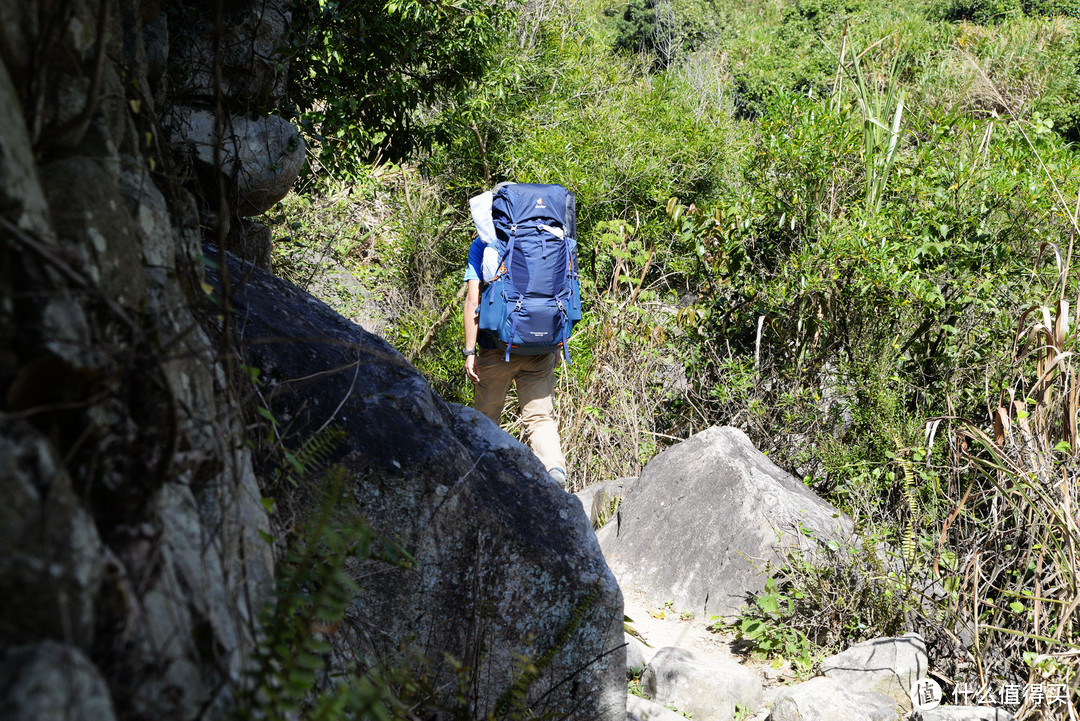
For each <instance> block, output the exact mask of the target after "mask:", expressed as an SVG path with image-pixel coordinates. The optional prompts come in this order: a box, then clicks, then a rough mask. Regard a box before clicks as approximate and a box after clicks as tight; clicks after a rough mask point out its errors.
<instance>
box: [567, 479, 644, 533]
mask: <svg viewBox="0 0 1080 721" xmlns="http://www.w3.org/2000/svg"><path fill="white" fill-rule="evenodd" d="M636 480H637V479H636V478H615V479H612V480H609V481H600V482H599V483H594V484H593V485H591V486H588V487H587V488H584V489H582V490H580V491H578V492H577V493H575V494H574V497H575V498H577V499H578V501H580V502H581V507H582V508H584V509H585V513H586V514H587V515H588V516H589V523H591V524H593V525H594V526H595V525H596V522H597V519H599V518H601V517H603V516H606V515H609V509H610V506H611V505H612V503H618V502H622V499H623V498H625V497H626V492H627V491H628V490H630V487H631V486H632V485H634V481H636ZM611 517H614V515H613V514H611ZM607 520H611V519H610V518H608V519H607Z"/></svg>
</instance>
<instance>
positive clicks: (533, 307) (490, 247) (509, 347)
mask: <svg viewBox="0 0 1080 721" xmlns="http://www.w3.org/2000/svg"><path fill="white" fill-rule="evenodd" d="M469 204H470V206H471V207H472V215H473V222H474V223H475V224H476V229H477V233H478V235H479V237H480V239H481V240H482V241H483V242H484V244H485V246H486V247H485V249H484V262H483V268H482V281H483V284H484V285H483V290H482V292H481V296H480V307H479V309H478V311H477V312H478V315H479V321H480V330H481V331H482V332H483V333H484V335H485V336H486V337H487V338H488V339H489V340H490V341H492V342H494V344H495V347H496V348H499V349H503V348H505V350H506V360H507V361H509V360H510V353H511V352H514V353H517V354H521V355H542V354H544V353H551V352H554V351H558V350H561V351H562V353H563V355H564V357H565V358H566V362H567V363H569V362H570V351H569V349H568V347H567V341H568V340H569V338H570V334H571V333H572V332H573V330H574V324H575V323H577V322H578V321H579V320H581V285H580V283H579V280H578V278H579V275H578V262H577V240H576V238H575V234H576V231H577V227H576V218H575V201H574V194H573V193H571V192H570V191H568V190H567V189H566V188H564V187H563V186H561V185H536V184H529V183H510V184H503V185H499V186H496V188H495V190H493V191H491V192H487V193H482V194H481V195H478V196H476V197H475V198H472V199H471V200H470V201H469Z"/></svg>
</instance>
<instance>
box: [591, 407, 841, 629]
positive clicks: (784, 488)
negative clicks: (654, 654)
mask: <svg viewBox="0 0 1080 721" xmlns="http://www.w3.org/2000/svg"><path fill="white" fill-rule="evenodd" d="M801 529H807V531H808V532H809V533H812V534H813V536H812V537H811V538H808V537H807V535H804V533H803V532H802V530H801ZM851 533H853V529H852V524H851V522H850V520H848V519H847V518H846V517H843V516H841V514H840V512H839V511H838V510H836V509H835V508H833V507H832V506H831V505H829V504H828V503H826V502H825V501H823V500H822V499H820V498H819V497H817V496H816V495H814V493H813V492H811V491H810V490H809V489H808V488H807V487H806V486H805V485H803V484H802V483H800V482H799V481H797V480H796V479H795V478H793V477H792V476H790V475H789V474H787V473H785V472H783V471H782V470H780V469H779V468H777V467H776V465H774V464H773V463H772V461H770V460H769V459H768V458H767V457H765V456H764V455H762V454H761V453H760V452H758V451H757V450H756V449H755V448H754V447H753V445H752V444H751V443H750V440H749V439H748V438H747V437H746V434H744V433H743V432H742V431H740V430H738V429H736V428H710V429H708V430H705V431H702V432H701V433H698V434H697V435H695V436H693V437H692V438H690V439H688V440H686V441H683V442H682V443H680V444H678V445H676V446H673V447H671V448H669V449H667V450H666V451H664V452H663V453H662V454H661V455H659V456H658V457H656V458H654V459H653V460H652V461H650V462H649V464H648V465H647V466H646V467H645V469H644V471H643V472H642V474H641V477H640V478H639V479H638V481H637V482H636V483H635V484H634V486H633V487H632V488H631V489H630V490H629V492H628V493H627V494H626V498H624V499H623V502H622V505H621V506H620V508H619V512H618V514H617V516H616V519H615V521H614V522H611V523H608V524H607V525H606V526H604V528H602V529H600V531H598V532H597V537H598V538H599V539H600V544H601V547H602V548H603V549H604V553H605V555H606V556H607V559H608V563H609V564H610V565H611V568H612V570H613V571H614V572H615V575H616V576H617V577H618V578H619V580H620V582H621V583H622V584H623V586H624V587H626V588H631V589H635V590H639V591H642V592H644V593H645V594H646V595H648V596H650V597H651V598H653V599H655V600H657V601H658V602H666V601H674V604H675V606H676V607H679V608H684V609H688V610H692V611H695V612H698V613H701V614H703V615H704V616H705V617H706V618H708V617H710V616H714V615H719V616H724V617H732V616H734V615H736V614H737V613H738V610H739V609H740V608H741V607H742V606H743V605H744V604H745V602H746V597H747V594H749V593H756V592H761V591H762V590H764V587H765V578H766V574H765V572H764V571H765V566H766V564H770V563H777V562H778V561H780V560H781V556H780V555H779V552H780V550H781V549H783V548H802V549H803V550H805V551H807V552H809V553H813V551H814V550H815V549H816V548H817V544H818V543H824V542H825V541H826V540H828V539H830V538H834V537H840V538H844V537H847V536H849V535H850V534H851Z"/></svg>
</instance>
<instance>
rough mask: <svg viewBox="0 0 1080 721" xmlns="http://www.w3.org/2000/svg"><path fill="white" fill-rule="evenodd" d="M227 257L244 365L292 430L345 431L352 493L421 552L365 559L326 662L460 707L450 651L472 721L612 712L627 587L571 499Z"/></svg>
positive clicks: (470, 419)
mask: <svg viewBox="0 0 1080 721" xmlns="http://www.w3.org/2000/svg"><path fill="white" fill-rule="evenodd" d="M228 267H229V269H230V273H231V275H232V278H233V280H234V284H238V285H239V287H238V289H237V291H236V293H235V296H234V297H233V298H232V300H231V302H230V307H231V308H232V309H233V311H234V315H235V319H236V323H237V333H238V335H239V338H240V341H241V343H242V345H243V348H244V352H245V354H246V362H247V363H248V364H250V365H253V366H255V367H258V368H260V369H261V371H262V374H261V375H262V379H263V381H264V383H265V388H266V391H265V393H266V401H267V402H268V404H269V407H270V410H271V411H272V412H273V413H274V415H275V416H276V417H277V418H278V419H280V420H281V421H282V422H283V425H285V424H287V426H288V427H289V428H290V429H291V432H292V433H294V434H295V435H294V436H293V439H292V440H291V441H290V439H289V438H286V442H293V443H297V442H299V440H300V439H304V438H310V437H311V436H312V435H313V434H316V433H318V432H319V429H322V428H326V427H330V426H336V427H337V428H339V429H340V430H341V431H342V432H343V434H344V440H343V441H342V442H341V445H340V447H339V448H338V451H337V456H336V459H337V460H338V461H339V462H340V463H342V464H343V465H344V467H345V468H346V470H347V473H348V477H349V482H350V486H351V490H350V496H351V498H353V499H355V503H356V505H357V507H358V509H359V511H360V512H362V513H363V514H364V515H365V516H366V518H368V519H369V520H370V522H371V524H372V525H373V527H374V529H375V530H376V531H378V532H379V533H381V534H383V535H384V536H385V537H387V538H390V539H393V540H394V541H396V543H397V544H399V545H400V546H401V547H403V548H404V550H405V551H407V552H408V553H409V554H410V556H411V557H412V559H413V561H414V562H413V565H412V567H411V568H409V569H401V568H397V567H393V566H389V565H384V566H381V567H379V566H376V567H371V566H364V567H362V568H360V569H357V579H356V580H357V582H358V584H359V586H360V589H361V590H360V595H359V597H357V598H356V599H355V601H354V602H353V603H352V604H351V606H350V609H349V614H348V623H346V624H343V625H342V627H341V629H340V630H339V632H338V634H337V635H336V636H335V637H334V638H333V639H332V641H333V642H334V643H335V645H336V647H337V654H336V658H337V659H338V661H337V663H338V667H337V668H336V669H335V671H338V672H343V671H348V670H351V669H352V666H351V665H350V664H354V663H356V664H359V663H361V661H362V659H364V658H368V659H370V658H382V659H390V662H391V663H413V664H414V668H416V669H418V670H420V671H422V672H423V673H425V674H431V675H433V678H431V679H430V680H431V681H432V682H433V683H434V688H439V689H442V688H449V689H451V691H448V692H446V697H445V698H441V699H439V701H441V702H442V703H443V704H444V705H445V704H450V705H453V704H456V703H458V702H457V700H456V696H457V689H458V688H459V681H460V678H459V677H458V676H457V675H456V672H455V666H454V662H458V663H461V664H464V666H465V667H466V668H467V669H468V682H469V684H470V692H469V699H467V700H466V701H464V702H462V703H464V704H465V706H466V707H465V708H458V709H457V712H460V713H466V714H468V717H470V718H485V717H487V716H488V715H489V714H494V715H495V716H496V717H503V716H506V715H507V714H508V713H511V712H514V711H515V710H516V709H525V708H528V709H530V710H531V712H532V713H535V714H539V715H549V714H551V715H555V716H560V717H561V716H570V715H573V714H575V713H577V712H578V711H579V710H580V709H589V712H590V713H589V715H590V717H591V718H598V719H610V720H612V721H614V720H616V719H617V720H618V721H622V718H623V716H624V714H625V703H626V700H625V699H626V680H625V678H626V677H625V651H624V649H623V619H622V613H623V609H622V595H621V593H620V590H619V587H618V584H617V583H616V581H615V578H614V577H613V576H612V574H611V572H610V571H609V570H608V567H607V564H606V563H605V562H604V558H603V555H602V554H601V552H600V548H599V545H598V544H597V542H596V538H595V535H594V534H593V531H592V528H591V527H590V525H589V522H588V519H587V518H586V516H585V514H584V512H583V511H582V508H581V505H580V503H579V502H578V501H577V500H576V499H574V497H573V496H571V495H569V494H567V493H565V492H563V491H561V490H560V489H559V487H558V486H557V485H556V484H555V483H553V482H552V481H551V480H550V478H549V477H548V475H547V474H546V473H545V470H544V468H543V466H542V465H541V464H540V462H539V461H538V460H537V459H536V457H535V456H534V455H533V454H532V453H531V452H530V451H529V450H528V449H527V448H525V447H524V446H523V445H521V444H520V443H518V442H517V441H515V440H514V439H513V438H511V437H510V436H509V435H508V434H506V433H505V432H503V431H502V430H500V429H499V428H498V427H497V426H495V424H493V423H491V421H489V420H488V419H487V418H485V417H483V416H482V415H480V414H479V413H477V412H475V411H474V410H472V409H471V408H464V407H461V406H455V405H451V404H447V403H446V402H444V401H443V400H442V399H441V398H439V397H438V396H436V395H435V394H434V393H433V392H432V390H431V387H430V386H429V385H428V384H427V382H426V381H425V380H424V378H423V377H422V376H421V375H420V374H419V373H418V372H417V371H416V369H415V368H413V367H412V366H410V365H409V364H408V363H407V362H406V361H405V360H404V359H403V358H402V357H401V356H400V355H399V354H398V353H397V352H396V351H395V350H393V349H392V348H391V347H390V346H389V345H388V344H387V343H386V342H385V341H383V340H382V339H381V338H378V337H377V336H374V335H371V334H369V333H367V332H366V331H364V330H363V329H362V328H360V327H359V326H356V325H354V324H352V323H350V322H348V321H346V320H345V319H344V318H342V317H341V316H340V315H338V314H337V313H335V312H334V311H332V310H331V309H330V308H328V307H327V306H326V305H324V304H323V303H322V302H320V301H317V300H315V299H314V298H312V297H310V296H308V295H307V294H305V293H303V292H301V291H298V290H296V289H295V288H294V287H292V286H291V285H289V284H287V283H285V282H283V281H279V280H277V279H275V278H273V277H272V276H270V275H268V274H266V273H263V272H262V271H259V270H257V269H253V268H251V267H247V266H245V267H241V266H240V265H239V264H238V263H236V262H235V261H231V260H230V262H229V265H228ZM241 278H242V279H243V281H242V282H240V279H241ZM400 649H410V652H411V653H412V654H414V657H412V658H410V657H409V655H408V654H405V655H402V654H401V653H400V652H399V650H400ZM447 656H449V657H451V658H452V659H453V661H452V662H451V661H448V660H447V658H446V657H447Z"/></svg>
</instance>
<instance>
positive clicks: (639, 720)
mask: <svg viewBox="0 0 1080 721" xmlns="http://www.w3.org/2000/svg"><path fill="white" fill-rule="evenodd" d="M626 721H686V717H685V716H683V715H682V714H679V713H675V712H674V711H672V710H671V709H669V708H667V707H666V706H661V705H660V704H658V703H656V702H655V701H650V700H649V699H647V698H641V697H640V696H634V695H633V694H627V696H626Z"/></svg>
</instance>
